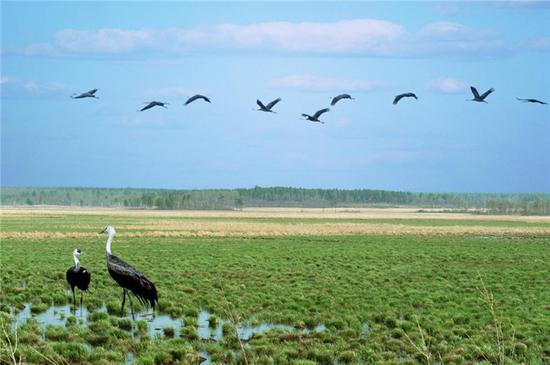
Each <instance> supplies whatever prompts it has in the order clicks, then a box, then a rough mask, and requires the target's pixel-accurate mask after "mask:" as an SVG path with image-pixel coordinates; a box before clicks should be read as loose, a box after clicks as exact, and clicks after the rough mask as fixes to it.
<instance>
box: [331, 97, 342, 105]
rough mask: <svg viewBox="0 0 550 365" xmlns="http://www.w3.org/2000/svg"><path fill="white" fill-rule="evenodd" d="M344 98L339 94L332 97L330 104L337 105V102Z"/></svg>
mask: <svg viewBox="0 0 550 365" xmlns="http://www.w3.org/2000/svg"><path fill="white" fill-rule="evenodd" d="M342 98H343V95H338V96H335V97H333V98H332V101H331V102H330V105H332V106H335V105H336V103H337V102H339V101H340V99H342Z"/></svg>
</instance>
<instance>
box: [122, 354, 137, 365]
mask: <svg viewBox="0 0 550 365" xmlns="http://www.w3.org/2000/svg"><path fill="white" fill-rule="evenodd" d="M135 361H136V354H134V353H133V352H128V353H127V354H126V359H125V360H124V365H132V364H133V363H134V362H135Z"/></svg>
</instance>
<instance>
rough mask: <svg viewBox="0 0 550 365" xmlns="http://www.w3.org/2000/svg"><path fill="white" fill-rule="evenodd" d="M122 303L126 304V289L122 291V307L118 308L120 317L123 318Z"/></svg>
mask: <svg viewBox="0 0 550 365" xmlns="http://www.w3.org/2000/svg"><path fill="white" fill-rule="evenodd" d="M124 303H126V289H122V306H121V307H120V315H121V316H124Z"/></svg>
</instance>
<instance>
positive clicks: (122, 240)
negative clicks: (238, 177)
mask: <svg viewBox="0 0 550 365" xmlns="http://www.w3.org/2000/svg"><path fill="white" fill-rule="evenodd" d="M154 219H156V220H158V219H163V218H159V217H155V218H154ZM178 219H179V218H178ZM133 220H136V221H140V222H141V221H143V217H140V218H136V217H122V216H117V217H105V216H87V217H83V216H57V217H52V218H44V217H40V218H30V217H22V218H21V217H20V218H17V219H14V218H9V219H8V218H3V219H2V230H13V231H32V230H37V231H42V230H44V231H57V230H60V231H62V230H63V229H64V227H65V228H66V229H68V230H72V228H67V227H70V226H71V225H79V224H80V225H86V226H87V225H97V229H96V230H94V232H96V231H99V230H101V228H103V227H104V226H105V225H106V224H107V223H109V224H112V225H114V226H115V227H116V225H117V224H121V225H122V224H132V221H133ZM232 220H236V219H235V218H232ZM239 221H240V220H239ZM242 221H250V219H243V220H242ZM261 221H262V222H264V220H261ZM275 221H277V220H276V219H275ZM307 221H313V222H315V223H318V220H317V219H311V220H307ZM325 221H326V220H320V221H319V223H320V222H325ZM377 221H378V222H377V223H381V222H380V220H377ZM391 221H392V223H395V221H396V220H391ZM338 222H340V220H338ZM451 222H454V223H451ZM491 222H493V223H494V221H475V220H472V222H470V221H462V220H460V221H458V220H457V221H425V220H416V221H414V222H410V221H408V222H406V223H403V224H428V223H429V224H432V225H437V224H456V225H469V224H474V223H475V224H480V225H484V224H491ZM358 223H361V222H358ZM513 223H514V224H515V223H520V224H526V225H527V223H521V222H513ZM497 224H502V222H501V221H499V222H498V223H497ZM506 224H507V223H506ZM105 239H106V237H102V238H101V239H98V238H85V239H75V238H63V239H57V240H53V239H41V240H35V239H24V240H16V239H3V240H2V242H1V257H0V258H1V270H0V271H1V273H0V278H1V288H0V296H1V298H2V302H3V305H2V306H0V315H1V317H0V318H1V320H2V322H3V323H5V324H6V323H9V321H10V320H12V317H10V316H9V314H8V313H9V310H10V308H21V307H22V304H23V303H27V302H32V303H33V307H36V308H39V309H40V308H41V309H44V308H47V307H48V306H49V305H50V304H51V303H54V302H55V303H58V304H59V303H69V302H70V301H71V300H72V298H71V296H70V295H69V294H68V292H67V288H66V282H65V270H66V269H67V268H68V267H70V266H72V256H71V252H72V250H73V249H74V248H75V247H78V248H80V249H82V250H83V251H84V252H86V253H87V255H86V256H84V257H82V260H81V263H82V265H83V266H84V267H86V268H88V270H89V271H91V273H92V283H91V287H90V293H89V294H88V295H87V296H86V297H85V305H87V306H88V308H89V309H90V311H91V312H93V313H92V314H91V315H90V318H89V320H90V324H89V326H88V327H83V326H79V325H75V324H70V325H68V326H67V328H66V329H64V328H59V327H57V328H56V327H48V328H47V329H46V330H45V331H41V330H40V328H39V326H38V323H36V322H35V321H29V322H28V323H27V324H26V325H24V326H23V327H20V328H19V329H18V331H17V335H18V342H19V346H18V354H20V355H21V356H22V357H23V359H24V361H26V362H28V363H41V364H42V363H44V364H45V363H52V362H51V361H54V363H59V364H64V363H69V364H74V363H90V364H120V363H123V362H124V359H125V358H126V353H128V352H132V353H134V354H135V357H136V363H137V364H171V363H176V361H179V363H184V364H196V363H197V359H198V352H199V351H200V350H206V351H208V353H209V354H210V355H211V356H212V360H213V362H216V363H236V364H237V363H238V364H243V363H245V362H248V363H249V364H252V363H254V364H268V363H277V364H289V363H291V364H332V363H333V361H334V360H335V359H338V362H339V363H340V364H342V363H357V364H359V363H361V364H364V363H372V364H378V363H387V364H394V363H410V364H416V363H418V364H426V363H437V362H438V361H441V362H443V363H444V364H463V363H468V362H470V363H475V362H481V361H488V362H487V363H506V364H514V363H529V364H546V363H549V362H550V345H549V344H550V332H549V331H548V328H550V290H549V287H548V285H549V271H548V270H549V269H548V263H549V262H550V237H548V236H545V235H531V236H527V235H522V236H512V235H507V236H486V237H478V236H469V235H438V236H422V235H395V236H374V235H369V236H307V237H255V238H179V237H178V238H169V237H167V238H153V237H140V238H137V237H133V238H129V237H124V236H121V237H117V238H115V240H114V243H113V247H112V249H113V253H114V254H116V255H118V256H120V257H122V258H124V259H125V260H127V261H128V262H130V263H132V264H134V265H135V266H137V267H138V268H139V269H140V270H141V271H142V272H143V273H144V274H145V275H146V276H147V277H148V278H150V279H151V280H152V281H153V282H155V284H156V286H157V288H158V290H159V296H160V302H159V308H158V311H159V312H160V313H165V314H170V315H172V316H173V317H177V318H179V317H180V316H182V317H183V320H184V323H185V326H184V327H183V328H182V330H181V338H171V336H165V337H163V338H160V339H149V338H147V337H146V336H145V335H144V334H145V333H146V329H144V328H143V324H142V323H141V322H139V321H138V324H137V325H136V326H135V328H134V331H135V333H134V335H132V333H131V331H128V327H129V325H128V323H127V322H126V321H125V320H122V321H120V320H119V318H118V308H119V305H120V300H121V292H120V289H119V288H118V287H117V286H116V284H115V283H114V281H113V280H112V279H111V278H110V277H109V274H108V273H107V270H106V264H105ZM484 288H486V290H485V289H484ZM491 298H492V299H491ZM134 302H136V301H134ZM103 304H105V305H106V306H107V309H108V310H109V313H100V312H98V310H99V309H100V307H101V306H102V305H103ZM491 307H493V310H491ZM109 308H112V310H110V309H109ZM201 309H206V310H208V311H209V312H210V313H211V314H212V316H214V317H213V318H217V319H220V320H224V321H229V322H231V320H233V322H234V323H233V324H231V323H228V322H224V333H226V335H225V336H224V337H223V339H222V340H221V341H219V342H215V341H201V340H199V339H198V338H197V327H196V326H197V322H196V317H197V314H198V312H199V311H200V310H201ZM240 321H246V322H248V323H249V324H257V323H261V322H270V323H281V324H289V325H292V326H295V327H297V328H304V327H305V328H313V327H315V326H316V325H317V324H320V323H323V324H324V325H325V326H326V329H325V330H324V331H322V332H315V331H310V332H307V333H306V332H297V333H293V332H285V331H280V330H273V331H270V332H267V333H265V334H261V335H257V336H254V337H253V339H252V340H251V341H250V342H249V346H247V347H245V351H244V353H243V351H242V350H241V343H239V341H238V340H237V338H236V337H235V335H234V333H235V328H234V325H235V322H240ZM71 323H72V322H71ZM365 324H367V325H368V328H369V331H368V332H367V333H364V332H362V329H363V328H364V326H365ZM499 333H500V334H499ZM11 339H12V340H14V339H15V334H14V333H12V334H11ZM3 344H4V345H5V339H4V342H3ZM243 345H244V344H243ZM3 351H4V350H3ZM2 355H5V353H2ZM46 358H47V359H49V360H46ZM503 359H504V360H503ZM502 361H504V362H502ZM0 362H1V361H0Z"/></svg>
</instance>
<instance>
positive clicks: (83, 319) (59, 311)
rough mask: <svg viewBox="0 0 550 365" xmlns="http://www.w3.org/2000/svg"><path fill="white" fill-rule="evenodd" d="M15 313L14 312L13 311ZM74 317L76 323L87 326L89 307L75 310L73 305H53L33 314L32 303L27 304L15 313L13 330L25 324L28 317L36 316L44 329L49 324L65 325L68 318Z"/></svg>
mask: <svg viewBox="0 0 550 365" xmlns="http://www.w3.org/2000/svg"><path fill="white" fill-rule="evenodd" d="M12 314H13V312H12ZM70 317H74V318H75V321H76V324H78V325H84V326H86V325H87V324H88V309H86V307H82V308H78V309H77V310H76V312H73V311H72V309H71V305H69V304H66V305H59V306H56V305H54V306H51V307H49V308H48V309H47V310H46V311H45V312H42V313H39V314H35V315H33V314H32V313H31V304H30V303H27V304H25V307H24V308H23V309H22V310H21V311H20V312H19V313H17V314H16V315H15V321H14V322H13V323H12V330H13V329H15V328H16V327H18V326H22V325H23V324H25V322H26V321H27V319H29V318H35V319H36V320H37V321H38V324H39V325H40V328H41V329H42V330H43V329H45V328H46V326H48V325H50V324H51V325H54V326H61V327H64V326H65V324H66V323H67V319H68V318H70Z"/></svg>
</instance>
